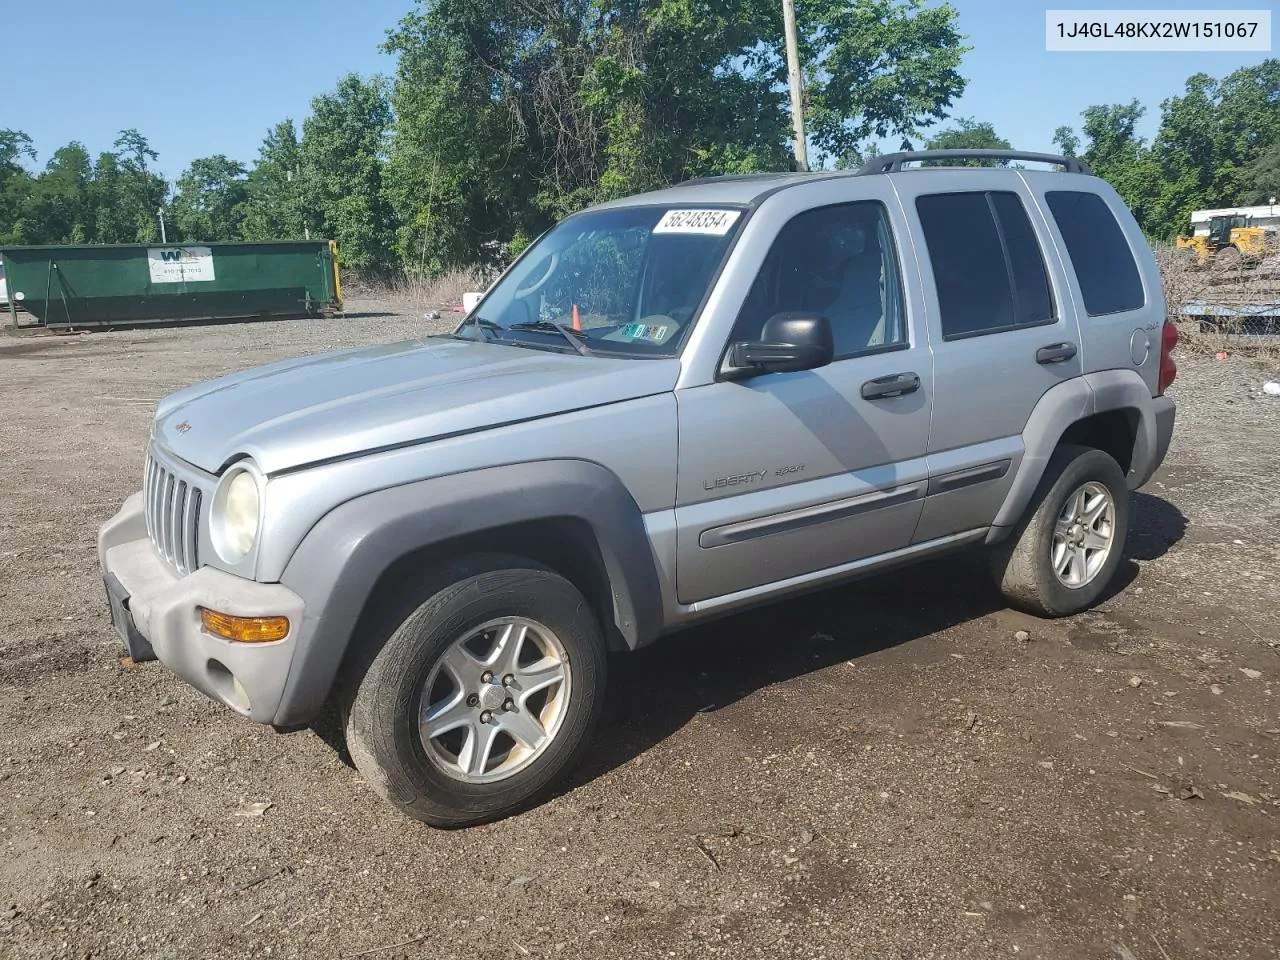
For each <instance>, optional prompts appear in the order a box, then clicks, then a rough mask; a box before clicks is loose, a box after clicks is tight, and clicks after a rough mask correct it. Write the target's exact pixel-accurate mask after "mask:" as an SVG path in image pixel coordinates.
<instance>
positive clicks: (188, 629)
mask: <svg viewBox="0 0 1280 960" xmlns="http://www.w3.org/2000/svg"><path fill="white" fill-rule="evenodd" d="M98 562H99V564H100V566H101V567H102V576H103V580H104V583H105V584H106V587H107V596H108V600H109V601H110V604H111V608H112V621H113V623H114V625H115V628H116V631H117V632H118V633H119V634H120V636H121V639H123V640H124V641H125V645H126V646H127V647H128V648H129V652H130V653H131V654H133V655H134V656H135V658H140V659H150V656H149V655H150V654H151V653H152V652H154V657H155V658H156V659H158V660H159V661H160V662H161V663H163V664H164V665H165V666H167V667H168V668H169V669H170V670H172V671H173V672H174V673H176V674H177V675H178V676H179V677H181V678H182V679H183V680H185V681H187V683H189V684H191V685H192V686H193V687H195V688H196V689H198V690H200V691H202V692H204V693H205V694H207V695H208V696H210V697H212V698H213V699H214V700H218V701H220V702H222V703H225V704H226V705H227V706H229V707H230V708H231V709H232V710H234V711H236V712H237V713H239V714H242V715H244V716H247V717H249V718H250V719H252V720H255V721H257V722H258V723H271V722H272V720H273V719H274V718H275V716H276V713H277V710H278V709H279V707H280V701H281V699H282V696H283V693H284V688H285V681H286V680H287V679H288V677H289V669H290V666H291V665H292V663H293V654H294V650H295V648H296V646H297V642H296V634H297V630H298V628H299V627H300V626H301V624H302V616H303V602H302V599H301V598H300V597H299V596H298V595H297V594H296V593H294V592H293V591H292V590H290V589H289V588H288V587H286V586H283V585H281V584H278V583H256V582H254V581H252V580H245V579H244V578H243V577H237V576H234V575H232V574H229V573H224V572H223V571H221V570H215V569H214V568H212V567H201V568H200V569H199V570H197V571H195V572H194V573H192V574H191V575H189V576H185V577H180V576H178V575H177V574H176V573H174V572H173V571H172V570H171V569H170V568H169V567H168V566H167V565H166V564H165V563H164V561H163V560H161V559H160V557H159V556H158V555H157V554H156V551H155V549H154V548H153V547H152V545H151V540H150V538H149V537H148V536H147V528H146V519H145V517H144V515H143V495H142V493H141V492H138V493H135V494H134V495H133V496H131V497H130V498H129V499H128V500H126V501H125V502H124V505H123V506H122V507H121V508H120V512H119V513H117V514H116V515H115V516H114V517H112V518H111V519H110V520H108V521H107V522H106V523H105V524H104V525H103V527H102V529H101V530H100V531H99V532H98ZM200 607H208V608H210V609H212V610H218V611H220V612H222V613H229V614H233V615H235V616H242V617H264V616H284V617H288V618H289V624H290V630H289V634H288V636H286V637H285V638H284V639H283V640H277V641H275V642H272V643H249V644H245V643H233V642H231V641H229V640H225V639H223V638H222V637H215V636H213V635H212V634H210V633H208V632H206V631H205V630H204V628H203V627H202V626H201V623H200V612H199V608H200Z"/></svg>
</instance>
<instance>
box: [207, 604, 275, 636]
mask: <svg viewBox="0 0 1280 960" xmlns="http://www.w3.org/2000/svg"><path fill="white" fill-rule="evenodd" d="M200 623H201V624H203V625H204V628H205V629H206V630H207V631H209V632H210V633H212V634H213V635H214V636H215V637H222V638H223V639H225V640H234V641H235V642H236V643H270V642H271V641H272V640H283V639H284V638H285V637H286V636H288V634H289V618H288V617H233V616H232V615H231V614H229V613H219V612H218V611H217V610H210V609H209V608H208V607H201V608H200Z"/></svg>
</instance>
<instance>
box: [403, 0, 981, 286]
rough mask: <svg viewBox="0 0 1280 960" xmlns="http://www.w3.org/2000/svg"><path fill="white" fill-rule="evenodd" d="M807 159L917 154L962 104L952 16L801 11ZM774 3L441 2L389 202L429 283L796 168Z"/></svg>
mask: <svg viewBox="0 0 1280 960" xmlns="http://www.w3.org/2000/svg"><path fill="white" fill-rule="evenodd" d="M797 15H798V19H799V28H800V32H801V35H802V36H801V42H802V45H803V47H804V55H805V60H806V63H807V64H808V65H809V69H808V70H807V72H806V97H807V99H808V101H809V110H810V118H811V128H812V132H813V140H814V144H815V146H816V147H817V148H818V152H819V154H820V155H822V156H826V157H827V158H828V159H832V160H835V161H837V162H839V161H841V160H844V159H845V158H848V157H850V156H852V155H854V154H855V153H856V152H857V151H858V150H859V149H860V148H863V147H864V146H865V143H866V141H867V140H868V139H869V138H871V137H878V136H888V135H893V136H899V137H903V138H905V137H908V136H914V135H916V133H917V131H918V130H919V129H920V128H922V127H923V126H926V125H928V124H929V123H932V122H933V121H934V120H936V119H937V118H939V117H941V116H943V114H944V112H945V108H946V107H947V106H948V105H949V104H950V102H951V99H952V98H953V97H954V96H956V95H957V94H958V93H959V92H960V90H961V89H962V88H963V85H964V81H963V80H962V79H961V78H960V77H959V74H958V73H957V72H956V67H957V66H958V64H959V59H960V57H961V55H962V54H963V52H964V48H963V47H962V46H961V45H960V37H959V34H958V33H957V32H956V30H955V26H954V21H955V16H956V14H955V11H954V9H952V8H951V7H950V6H947V5H945V4H944V5H942V6H926V5H925V3H924V0H852V2H851V0H808V2H801V3H800V5H799V9H798V11H797ZM782 43H783V41H782V18H781V13H780V8H779V6H778V4H777V3H776V2H775V0H558V2H551V3H529V2H518V3H514V4H512V3H508V2H507V0H434V2H431V3H423V4H420V5H419V6H418V8H417V9H416V10H415V11H414V12H412V13H410V14H409V15H408V16H406V17H405V18H404V19H403V20H402V21H401V22H400V25H399V27H398V28H397V29H396V30H395V31H393V32H392V34H391V35H390V37H389V39H388V42H387V49H388V50H389V51H390V52H392V53H395V54H396V55H397V56H398V59H399V67H398V70H397V75H396V82H395V87H394V90H393V93H392V104H393V106H394V108H395V114H396V130H395V136H394V140H393V145H392V148H391V155H390V159H389V161H388V168H387V178H386V183H387V192H388V196H389V197H390V198H391V202H392V204H393V206H394V208H395V211H396V214H397V216H398V218H399V221H400V228H399V233H398V243H397V249H398V252H399V254H400V257H401V258H402V260H403V261H404V262H405V263H406V265H408V266H410V267H411V268H414V269H417V270H420V271H422V272H428V273H429V272H435V271H440V270H443V269H445V268H447V267H448V266H451V265H454V264H460V263H473V262H476V261H482V260H484V259H485V258H486V257H488V256H490V255H495V254H496V255H501V254H502V253H504V252H509V251H510V250H511V249H512V248H513V247H518V246H520V245H523V244H525V243H527V242H528V240H529V238H531V237H534V236H537V235H538V234H539V233H541V232H542V231H543V230H545V229H546V228H547V227H548V226H550V225H551V224H552V223H553V222H554V221H555V220H556V219H558V218H560V217H562V216H564V215H565V214H567V213H571V212H573V211H575V210H578V209H580V208H582V207H583V206H586V205H587V204H590V203H593V202H598V201H601V200H607V199H610V198H612V197H618V196H623V195H626V194H630V193H636V192H640V191H644V190H650V189H655V188H658V187H662V186H664V185H667V184H670V183H673V182H678V181H680V180H684V179H687V178H689V177H692V176H701V175H708V174H720V173H749V172H755V171H764V170H779V169H781V170H785V169H789V168H790V165H791V159H790V151H789V149H788V140H789V118H788V113H787V100H786V89H785V84H784V79H785V65H784V60H783V45H782Z"/></svg>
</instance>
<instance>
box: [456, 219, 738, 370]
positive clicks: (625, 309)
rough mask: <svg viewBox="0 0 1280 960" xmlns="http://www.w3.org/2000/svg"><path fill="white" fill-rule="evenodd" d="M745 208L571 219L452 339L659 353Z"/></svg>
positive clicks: (688, 311) (680, 332)
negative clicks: (569, 342) (572, 343)
mask: <svg viewBox="0 0 1280 960" xmlns="http://www.w3.org/2000/svg"><path fill="white" fill-rule="evenodd" d="M742 216H743V211H741V210H737V209H728V208H681V209H675V208H670V207H625V208H621V209H617V210H601V211H596V212H590V213H583V214H579V215H577V216H574V217H570V218H569V219H567V220H565V221H564V222H562V223H561V224H560V225H558V226H557V227H555V228H554V229H553V230H551V231H550V232H549V233H547V234H546V235H545V236H544V237H543V238H542V239H541V240H539V241H538V242H537V243H536V244H535V245H534V246H533V247H532V248H531V249H530V250H529V251H528V252H527V253H526V254H525V255H524V256H523V257H522V258H521V259H520V261H519V262H518V263H517V264H516V265H515V267H513V268H512V269H511V270H510V271H509V272H508V273H507V275H506V276H504V277H503V278H502V280H501V281H500V282H499V283H498V284H497V286H495V287H494V288H493V290H492V291H490V292H489V294H488V295H487V296H486V297H485V299H484V301H483V302H482V303H481V304H480V305H479V306H478V307H477V308H476V311H475V314H474V315H473V316H472V317H471V318H468V321H467V322H466V323H464V324H463V326H462V327H461V328H459V334H465V335H467V336H475V337H476V338H485V339H496V340H500V341H501V342H503V343H514V344H519V345H523V346H534V347H540V348H545V349H566V348H567V347H568V345H567V344H566V343H565V334H564V333H562V332H560V331H557V329H556V327H557V326H559V327H560V328H561V330H563V331H567V332H568V334H569V335H571V336H572V337H573V338H574V339H575V340H577V341H578V342H579V343H581V344H583V345H584V346H586V347H587V348H588V349H589V350H591V351H592V352H595V353H603V354H608V355H613V356H633V357H666V356H674V355H675V354H676V353H678V352H679V349H680V344H681V343H683V341H684V335H685V334H686V333H687V332H688V330H689V327H690V325H691V324H692V323H693V321H694V319H695V316H696V314H697V312H698V309H699V308H700V307H701V305H702V301H703V299H704V298H705V297H706V295H707V292H708V289H709V288H710V286H711V283H712V281H713V280H714V279H715V277H716V274H717V272H718V270H719V268H720V264H721V262H722V261H723V260H724V257H725V254H726V253H727V251H728V249H729V245H730V243H731V242H732V239H733V237H734V234H735V233H736V231H737V229H738V227H739V226H740V221H741V219H742Z"/></svg>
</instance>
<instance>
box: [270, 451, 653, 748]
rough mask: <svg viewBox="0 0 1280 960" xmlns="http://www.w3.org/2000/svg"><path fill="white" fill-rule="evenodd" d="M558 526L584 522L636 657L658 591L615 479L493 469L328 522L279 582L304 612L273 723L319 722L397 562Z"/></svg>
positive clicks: (630, 505) (378, 498) (533, 467)
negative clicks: (462, 541)
mask: <svg viewBox="0 0 1280 960" xmlns="http://www.w3.org/2000/svg"><path fill="white" fill-rule="evenodd" d="M556 517H564V518H571V519H576V520H580V521H585V522H586V523H587V524H588V525H589V526H590V529H591V531H592V533H593V534H594V536H595V540H596V544H597V546H598V548H599V554H600V558H601V561H602V562H603V565H604V568H605V574H606V576H607V578H608V582H609V587H610V591H611V593H612V597H613V620H614V626H616V628H617V630H618V633H619V634H620V635H621V637H622V638H623V640H624V641H625V642H626V644H627V646H628V647H630V648H632V649H634V648H635V647H638V646H640V645H642V644H645V643H648V642H649V641H651V640H653V639H654V638H656V637H657V636H658V635H659V633H660V632H661V630H662V593H661V587H660V584H659V579H658V573H657V568H656V564H655V560H654V556H653V550H652V548H651V546H650V543H649V539H648V537H647V535H646V534H645V528H644V519H643V515H642V514H641V512H640V508H639V507H638V506H637V505H636V502H635V500H634V499H633V498H632V496H631V494H630V493H629V492H628V490H627V488H626V487H625V486H624V485H623V483H622V481H621V480H619V479H618V477H617V476H616V475H615V474H613V473H612V472H611V471H609V470H607V469H606V468H604V467H602V466H600V465H599V464H596V463H591V462H588V461H584V460H548V461H539V462H535V463H522V464H512V465H509V466H502V467H491V468H488V469H485V470H477V471H471V472H467V473H461V474H454V475H450V476H444V477H436V478H434V479H430V480H421V481H418V482H416V483H409V484H405V485H403V486H398V487H392V488H390V489H387V490H381V491H378V492H376V493H370V494H367V495H365V496H362V497H358V498H356V499H354V500H350V501H348V502H347V503H344V504H342V505H341V506H339V507H336V508H334V509H333V510H332V511H330V512H329V513H328V514H327V515H325V516H324V517H323V518H322V519H321V520H320V521H319V522H318V523H317V524H316V525H315V526H314V527H312V529H311V531H310V532H309V533H308V534H307V536H306V537H305V538H304V539H303V541H302V543H301V544H300V545H299V546H298V549H297V550H296V551H295V552H294V555H293V557H292V558H291V559H290V561H289V563H288V565H287V566H286V568H285V570H284V573H283V575H282V576H281V578H280V582H281V583H283V584H285V585H286V586H288V587H290V588H291V589H293V590H294V591H295V592H296V593H297V594H298V595H299V596H301V597H302V599H303V601H304V603H305V605H306V613H305V615H304V618H303V623H302V626H301V629H300V630H299V637H298V648H297V651H296V653H295V655H294V658H293V663H292V665H291V667H290V670H289V678H288V680H287V682H286V685H285V689H284V695H283V697H282V698H281V702H280V708H279V710H278V711H277V714H276V717H275V720H274V723H275V724H276V725H277V726H296V725H298V724H300V723H306V722H308V721H310V720H311V719H312V717H313V716H314V715H315V714H316V712H317V711H318V710H319V709H320V707H321V705H322V704H323V703H324V701H325V699H326V698H327V697H328V695H329V692H330V690H331V688H332V686H333V682H334V680H335V678H336V676H337V672H338V668H339V666H340V665H341V663H342V660H343V657H344V655H345V654H346V651H347V646H348V643H349V641H350V639H351V636H352V632H353V630H354V629H355V626H356V623H357V621H358V620H359V618H360V615H361V613H362V612H363V610H364V606H365V601H366V600H367V599H368V597H369V596H370V594H371V593H372V591H373V589H374V587H375V585H376V584H377V583H378V580H379V578H380V577H381V576H382V574H383V573H384V572H385V571H386V570H387V569H388V568H389V567H390V566H391V565H392V564H393V563H394V562H395V561H397V560H399V559H400V558H402V557H404V556H406V555H408V554H410V553H413V552H415V551H418V550H421V549H422V548H424V547H430V546H431V545H432V544H434V543H443V542H445V541H448V540H453V539H456V538H458V537H465V536H467V535H470V534H477V533H483V532H485V531H487V530H494V529H496V528H499V527H504V526H509V525H512V524H517V523H521V522H528V521H530V520H546V519H552V518H556Z"/></svg>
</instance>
